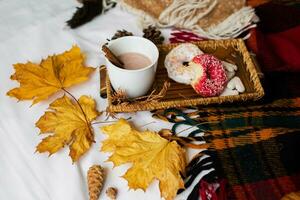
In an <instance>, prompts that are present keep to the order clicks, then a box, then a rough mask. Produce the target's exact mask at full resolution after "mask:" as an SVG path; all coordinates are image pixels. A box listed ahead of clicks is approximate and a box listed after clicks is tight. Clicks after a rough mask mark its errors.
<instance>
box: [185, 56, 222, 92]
mask: <svg viewBox="0 0 300 200" xmlns="http://www.w3.org/2000/svg"><path fill="white" fill-rule="evenodd" d="M189 66H190V67H191V68H192V69H193V71H194V78H193V80H192V82H191V85H192V87H193V88H194V90H195V91H196V92H197V93H198V94H200V95H201V96H203V97H213V96H218V95H220V94H221V93H222V91H223V90H224V89H225V87H226V84H227V76H226V72H225V69H224V66H223V64H222V62H221V61H220V60H218V59H217V58H216V57H214V56H212V55H209V54H201V55H197V56H195V57H194V58H193V60H192V61H191V62H190V63H189Z"/></svg>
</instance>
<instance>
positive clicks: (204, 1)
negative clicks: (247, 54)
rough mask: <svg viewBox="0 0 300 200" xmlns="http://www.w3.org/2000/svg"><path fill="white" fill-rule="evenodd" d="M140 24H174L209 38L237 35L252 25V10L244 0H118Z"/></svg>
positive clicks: (166, 25)
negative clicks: (137, 18) (134, 15)
mask: <svg viewBox="0 0 300 200" xmlns="http://www.w3.org/2000/svg"><path fill="white" fill-rule="evenodd" d="M120 3H121V6H123V7H124V8H126V9H127V10H129V11H131V12H133V13H135V14H137V15H139V16H140V18H141V20H140V21H141V24H142V25H143V26H149V25H153V26H157V27H160V28H165V27H177V28H184V29H189V30H192V31H194V32H195V33H197V34H199V35H201V36H203V37H206V38H210V39H226V38H234V37H237V36H239V35H240V34H241V33H243V32H244V31H246V30H249V29H250V28H252V27H254V26H255V25H254V22H256V21H257V18H256V16H255V14H254V10H253V9H252V8H250V7H246V6H245V0H163V1H161V0H147V1H139V0H121V1H120Z"/></svg>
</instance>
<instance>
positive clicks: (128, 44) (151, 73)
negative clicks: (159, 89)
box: [105, 36, 159, 98]
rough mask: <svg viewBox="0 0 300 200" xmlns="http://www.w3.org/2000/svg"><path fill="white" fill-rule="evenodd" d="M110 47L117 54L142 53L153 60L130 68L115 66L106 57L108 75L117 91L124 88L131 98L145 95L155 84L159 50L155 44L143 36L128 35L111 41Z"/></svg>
mask: <svg viewBox="0 0 300 200" xmlns="http://www.w3.org/2000/svg"><path fill="white" fill-rule="evenodd" d="M108 48H109V49H110V50H111V51H112V52H113V53H114V54H115V55H116V56H119V55H121V54H123V53H130V52H131V53H140V54H143V55H145V56H147V57H148V58H149V59H150V60H151V64H150V65H148V66H145V67H144V68H140V69H136V70H128V69H122V68H119V67H117V66H115V65H114V64H112V63H111V62H110V61H109V60H108V59H107V58H105V59H106V67H107V72H108V76H109V79H110V82H111V85H112V87H113V88H114V89H115V90H116V91H117V90H123V91H125V93H126V95H127V96H128V97H130V98H134V97H139V96H143V95H145V94H146V93H147V92H148V91H149V89H150V88H151V86H152V84H153V81H154V78H155V72H156V68H157V60H158V56H159V52H158V49H157V47H156V46H155V44H153V43H152V42H151V41H150V40H148V39H145V38H142V37H136V36H126V37H121V38H118V39H116V40H112V41H110V42H109V44H108Z"/></svg>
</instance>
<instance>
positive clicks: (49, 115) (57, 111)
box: [36, 96, 99, 162]
mask: <svg viewBox="0 0 300 200" xmlns="http://www.w3.org/2000/svg"><path fill="white" fill-rule="evenodd" d="M78 103H79V104H80V106H81V107H80V106H79V105H78ZM78 103H77V102H74V101H72V100H71V99H70V98H68V97H67V96H63V97H61V98H59V99H57V100H55V101H54V102H52V103H51V104H50V107H49V110H50V111H47V112H45V114H44V115H43V116H42V117H41V118H40V119H39V120H38V122H37V123H36V126H37V127H38V128H39V129H40V131H41V133H53V135H51V136H48V137H46V138H44V139H43V140H42V141H41V142H40V143H39V145H38V146H37V151H38V152H40V153H42V152H49V154H50V155H51V154H53V153H56V152H57V151H58V150H60V149H61V148H63V147H64V145H69V146H70V154H69V155H70V156H71V158H72V160H73V162H75V161H77V160H78V159H79V158H80V156H82V155H83V154H84V153H85V152H86V151H87V150H88V149H89V148H90V146H91V144H92V142H93V141H94V133H93V130H92V127H91V122H92V121H93V120H94V119H95V118H96V117H97V116H98V115H99V112H98V111H97V109H96V102H95V100H94V99H92V98H90V97H88V96H81V97H80V98H79V100H78ZM82 111H83V112H84V113H83V112H82Z"/></svg>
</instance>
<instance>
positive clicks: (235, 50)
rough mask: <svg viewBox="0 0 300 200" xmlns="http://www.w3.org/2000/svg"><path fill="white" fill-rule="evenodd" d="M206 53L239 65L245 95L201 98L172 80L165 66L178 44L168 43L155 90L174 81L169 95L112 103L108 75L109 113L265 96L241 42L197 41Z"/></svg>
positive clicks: (186, 86) (160, 59)
mask: <svg viewBox="0 0 300 200" xmlns="http://www.w3.org/2000/svg"><path fill="white" fill-rule="evenodd" d="M194 44H196V45H197V46H199V48H200V49H201V50H202V51H204V52H205V53H209V54H213V55H214V56H216V57H217V58H219V59H221V60H227V61H230V62H233V63H235V64H236V65H237V66H238V70H237V73H236V76H238V77H240V79H241V80H242V82H243V84H244V86H245V89H246V90H245V92H244V93H242V94H239V95H233V96H220V97H207V98H203V97H201V96H199V95H198V94H197V93H196V92H195V91H194V90H193V88H192V87H191V86H189V85H184V84H180V83H176V82H174V81H172V80H171V79H169V78H168V75H167V71H166V69H165V67H164V60H165V57H166V55H167V54H168V52H169V51H170V50H171V49H172V48H174V47H176V46H177V45H178V44H166V45H161V46H159V52H160V55H159V61H158V67H157V72H156V78H155V82H154V84H153V88H154V89H157V90H159V88H162V87H163V84H164V82H165V81H166V80H168V81H169V82H170V87H169V88H168V90H167V92H166V95H165V96H164V97H162V98H161V99H158V100H155V101H150V102H149V101H134V102H118V103H116V102H112V95H113V93H114V91H113V89H112V87H111V85H110V81H109V78H108V76H106V90H107V98H108V108H107V111H108V112H111V113H117V112H135V111H142V110H155V109H165V108H170V107H184V106H196V105H208V104H221V103H226V102H227V103H229V102H240V101H247V100H257V99H260V98H261V97H262V96H263V95H264V90H263V88H262V86H261V83H260V79H259V77H258V73H257V70H256V67H255V65H254V64H253V61H252V59H251V57H250V54H249V52H248V50H247V48H246V46H245V44H244V42H243V40H241V39H236V40H219V41H200V42H195V43H194ZM150 92H151V91H150Z"/></svg>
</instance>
